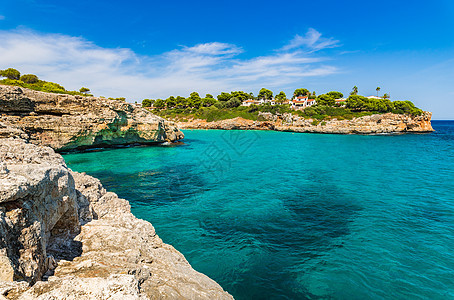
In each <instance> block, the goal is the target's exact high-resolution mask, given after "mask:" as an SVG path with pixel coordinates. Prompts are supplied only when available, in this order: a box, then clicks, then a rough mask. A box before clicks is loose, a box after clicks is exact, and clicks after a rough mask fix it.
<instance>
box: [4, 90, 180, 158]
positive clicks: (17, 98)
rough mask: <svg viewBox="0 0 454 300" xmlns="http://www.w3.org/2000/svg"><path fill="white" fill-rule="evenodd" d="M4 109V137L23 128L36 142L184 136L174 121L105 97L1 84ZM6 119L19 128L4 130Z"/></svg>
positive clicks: (68, 145)
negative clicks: (40, 90)
mask: <svg viewBox="0 0 454 300" xmlns="http://www.w3.org/2000/svg"><path fill="white" fill-rule="evenodd" d="M0 113H1V114H2V116H1V118H0V122H1V123H0V137H9V136H12V135H14V134H15V135H16V136H17V135H20V134H21V133H22V134H23V135H29V137H30V141H31V142H32V143H35V144H39V145H44V146H50V147H52V148H53V149H55V150H70V149H75V148H84V147H93V146H109V145H118V144H133V143H160V142H166V141H177V140H179V139H182V138H183V137H184V135H183V133H182V132H181V131H179V130H178V128H177V127H176V126H175V125H174V124H173V123H172V122H168V121H166V120H164V119H162V118H160V117H158V116H155V115H153V114H152V113H150V112H149V111H148V110H146V109H143V108H141V107H136V106H135V105H131V104H129V103H126V102H123V101H118V100H109V99H105V98H96V97H83V96H72V95H63V94H53V93H44V92H38V91H33V90H30V89H25V88H19V87H13V86H5V85H0ZM2 124H3V125H2ZM5 125H6V126H9V127H10V128H14V130H15V131H17V132H16V133H12V132H7V133H3V132H2V131H3V130H2V126H3V127H5ZM11 130H13V129H10V131H11ZM22 138H26V137H24V136H22Z"/></svg>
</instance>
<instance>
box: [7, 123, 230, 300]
mask: <svg viewBox="0 0 454 300" xmlns="http://www.w3.org/2000/svg"><path fill="white" fill-rule="evenodd" d="M1 129H2V131H3V133H5V132H6V131H7V127H4V126H3V127H1ZM17 134H19V135H21V134H23V133H21V132H17V130H15V129H13V130H11V132H10V135H11V136H16V135H17ZM0 159H1V162H0V299H233V298H232V297H231V296H230V295H229V294H228V293H226V292H225V291H224V290H223V289H222V288H221V287H220V286H219V285H218V284H217V283H216V282H214V281H213V280H211V279H210V278H208V277H207V276H205V275H203V274H201V273H199V272H197V271H195V270H194V269H192V267H191V266H190V264H189V263H188V262H187V261H186V259H185V258H184V256H183V255H182V254H181V253H179V252H178V251H177V250H175V249H174V248H173V247H172V246H170V245H167V244H165V243H163V242H162V240H161V239H160V238H159V237H158V236H157V235H156V232H155V230H154V228H153V226H152V225H151V224H150V223H149V222H146V221H144V220H139V219H137V218H135V217H134V216H133V215H132V214H131V212H130V205H129V203H128V201H126V200H123V199H120V198H118V196H117V195H116V194H114V193H111V192H107V191H106V190H105V189H104V188H103V187H102V185H101V183H100V182H99V180H97V179H95V178H93V177H91V176H88V175H86V174H84V173H75V172H72V171H71V170H69V169H68V168H67V166H66V165H65V162H64V160H63V158H62V157H61V156H60V155H59V154H57V153H55V152H54V150H52V149H51V148H49V147H43V146H37V145H34V144H31V143H28V142H26V141H25V140H23V139H20V138H14V137H10V138H2V139H0Z"/></svg>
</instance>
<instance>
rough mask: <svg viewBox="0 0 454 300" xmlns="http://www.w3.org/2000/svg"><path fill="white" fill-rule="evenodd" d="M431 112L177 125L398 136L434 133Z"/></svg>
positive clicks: (271, 117) (184, 126) (182, 126)
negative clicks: (417, 114) (341, 118)
mask: <svg viewBox="0 0 454 300" xmlns="http://www.w3.org/2000/svg"><path fill="white" fill-rule="evenodd" d="M431 116H432V113H430V112H424V114H423V115H421V116H411V115H401V114H393V113H386V114H375V115H370V116H363V117H358V118H353V119H352V120H337V119H333V120H327V121H319V120H314V119H304V118H300V117H297V116H289V115H287V116H283V117H277V116H275V115H268V116H267V117H268V119H269V120H265V121H253V120H248V119H244V118H241V117H237V118H233V119H226V120H221V121H213V122H207V121H206V120H202V119H195V120H189V121H187V122H176V124H177V126H178V127H179V128H180V129H220V130H272V131H284V132H299V133H323V134H399V133H428V132H433V131H434V129H433V128H432V125H431Z"/></svg>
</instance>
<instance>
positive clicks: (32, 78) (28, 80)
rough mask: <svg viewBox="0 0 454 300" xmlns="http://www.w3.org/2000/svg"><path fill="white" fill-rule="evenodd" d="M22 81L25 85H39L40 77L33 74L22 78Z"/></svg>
mask: <svg viewBox="0 0 454 300" xmlns="http://www.w3.org/2000/svg"><path fill="white" fill-rule="evenodd" d="M20 80H21V81H23V82H25V83H37V82H38V81H39V79H38V76H36V75H33V74H25V75H22V76H21V77H20Z"/></svg>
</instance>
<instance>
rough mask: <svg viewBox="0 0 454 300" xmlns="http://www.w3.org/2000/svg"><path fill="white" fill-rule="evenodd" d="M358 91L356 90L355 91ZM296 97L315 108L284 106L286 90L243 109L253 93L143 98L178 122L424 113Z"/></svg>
mask: <svg viewBox="0 0 454 300" xmlns="http://www.w3.org/2000/svg"><path fill="white" fill-rule="evenodd" d="M357 90H358V88H357V87H354V88H353V92H357ZM272 95H273V92H272V91H270V90H268V89H265V88H263V89H261V90H260V92H259V94H258V96H257V98H258V99H267V98H271V99H272ZM294 95H308V96H311V97H314V98H315V99H316V105H313V106H311V107H307V108H305V109H304V110H292V109H291V106H290V105H289V104H283V103H284V101H285V100H287V99H286V98H287V97H286V95H285V93H284V92H283V91H281V92H280V93H279V94H277V95H276V96H275V100H276V103H277V105H271V104H270V103H265V104H261V105H255V104H252V105H250V106H242V105H241V103H242V101H245V100H247V99H257V98H255V97H254V96H253V94H252V93H246V92H242V91H235V92H231V93H227V92H222V93H221V94H219V95H218V96H217V99H218V100H216V99H214V97H213V96H212V95H209V94H207V95H206V97H205V98H200V96H199V94H198V93H196V92H193V93H191V94H190V96H189V97H188V98H184V97H181V96H177V97H174V96H170V97H169V98H167V99H166V100H162V99H156V100H152V99H144V100H143V101H142V106H143V107H151V108H153V109H154V113H156V114H158V115H160V116H162V117H165V118H171V119H174V120H177V121H181V120H188V119H191V118H192V119H205V120H207V121H209V122H210V121H219V120H225V119H231V118H236V117H242V118H245V119H250V120H260V116H259V112H269V113H272V114H276V115H279V114H280V115H282V114H284V113H291V114H295V115H298V116H300V117H303V118H307V119H314V122H315V123H316V124H322V125H324V124H326V123H323V122H322V121H323V120H329V119H334V118H336V119H338V120H343V119H348V120H350V119H352V118H355V117H361V116H366V115H372V114H380V113H387V112H393V113H398V114H412V115H420V114H421V113H422V110H420V109H419V108H416V107H415V106H414V104H413V103H412V102H410V101H394V102H391V101H390V100H389V99H385V98H379V99H373V98H372V99H370V98H366V97H363V96H359V95H350V96H349V97H348V99H347V101H346V102H343V104H338V103H336V101H335V99H339V98H342V97H343V94H342V93H340V92H337V91H331V92H328V93H326V94H322V95H319V96H317V97H316V96H315V92H313V93H310V92H309V90H307V89H303V88H301V89H296V90H295V93H294Z"/></svg>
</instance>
